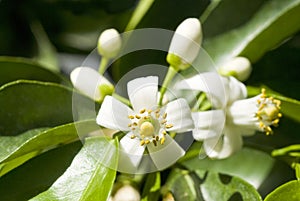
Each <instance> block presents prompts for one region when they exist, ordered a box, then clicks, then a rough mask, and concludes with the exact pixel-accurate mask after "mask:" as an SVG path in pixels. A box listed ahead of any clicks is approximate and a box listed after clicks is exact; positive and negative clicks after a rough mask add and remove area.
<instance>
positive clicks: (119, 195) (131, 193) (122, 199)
mask: <svg viewBox="0 0 300 201" xmlns="http://www.w3.org/2000/svg"><path fill="white" fill-rule="evenodd" d="M140 200H141V196H140V193H139V192H138V191H137V190H136V189H135V188H133V187H132V186H130V185H124V186H123V187H121V188H120V189H119V190H118V191H117V192H116V194H115V195H114V196H113V201H140Z"/></svg>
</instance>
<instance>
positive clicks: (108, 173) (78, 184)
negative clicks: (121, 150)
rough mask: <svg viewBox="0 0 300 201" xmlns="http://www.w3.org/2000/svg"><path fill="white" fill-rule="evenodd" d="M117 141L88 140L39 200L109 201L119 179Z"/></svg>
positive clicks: (36, 199)
mask: <svg viewBox="0 0 300 201" xmlns="http://www.w3.org/2000/svg"><path fill="white" fill-rule="evenodd" d="M117 161H118V140H112V141H109V140H108V139H107V138H103V137H93V138H88V139H86V141H85V144H84V146H83V148H82V150H81V151H80V152H79V153H78V154H77V156H76V157H75V158H74V160H73V162H72V164H71V166H70V167H69V168H68V169H67V170H66V172H65V173H64V174H63V175H62V176H61V177H60V178H58V180H57V181H56V182H55V183H54V184H53V185H52V186H51V187H50V188H49V189H48V190H47V191H45V192H43V193H41V194H39V195H38V196H36V197H34V198H32V199H31V200H32V201H38V200H66V201H69V200H82V201H83V200H99V201H106V200H107V198H108V196H109V193H110V191H111V189H112V186H113V183H114V179H115V177H116V168H117Z"/></svg>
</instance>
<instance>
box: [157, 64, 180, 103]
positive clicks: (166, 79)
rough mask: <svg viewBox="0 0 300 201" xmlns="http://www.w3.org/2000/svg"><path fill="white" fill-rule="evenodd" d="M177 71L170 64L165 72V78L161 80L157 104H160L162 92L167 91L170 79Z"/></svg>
mask: <svg viewBox="0 0 300 201" xmlns="http://www.w3.org/2000/svg"><path fill="white" fill-rule="evenodd" d="M176 73H177V71H176V70H175V69H174V67H173V66H170V67H169V69H168V72H167V75H166V77H165V80H164V82H163V85H162V87H161V88H160V97H159V102H158V105H160V106H161V105H162V100H163V97H164V94H165V93H166V91H167V87H168V85H169V84H170V82H171V80H172V79H173V77H174V76H175V75H176Z"/></svg>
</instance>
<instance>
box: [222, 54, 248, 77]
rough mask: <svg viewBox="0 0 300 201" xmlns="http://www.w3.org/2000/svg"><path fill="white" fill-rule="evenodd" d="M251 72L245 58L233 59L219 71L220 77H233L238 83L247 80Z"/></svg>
mask: <svg viewBox="0 0 300 201" xmlns="http://www.w3.org/2000/svg"><path fill="white" fill-rule="evenodd" d="M251 71H252V67H251V63H250V61H249V60H248V59H247V58H246V57H235V58H233V59H231V60H230V61H228V62H227V63H225V64H224V65H223V66H221V67H220V69H219V72H220V74H221V75H224V76H234V77H235V78H237V79H238V80H240V81H245V80H247V79H248V77H249V76H250V74H251Z"/></svg>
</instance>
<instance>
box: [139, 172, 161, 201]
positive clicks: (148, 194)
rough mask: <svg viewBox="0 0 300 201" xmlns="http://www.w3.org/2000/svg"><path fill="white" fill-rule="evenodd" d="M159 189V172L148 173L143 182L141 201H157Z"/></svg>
mask: <svg viewBox="0 0 300 201" xmlns="http://www.w3.org/2000/svg"><path fill="white" fill-rule="evenodd" d="M160 188H161V178H160V172H154V173H150V174H149V175H148V176H147V179H146V182H145V186H144V190H143V194H142V201H157V200H158V198H159V195H160Z"/></svg>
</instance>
